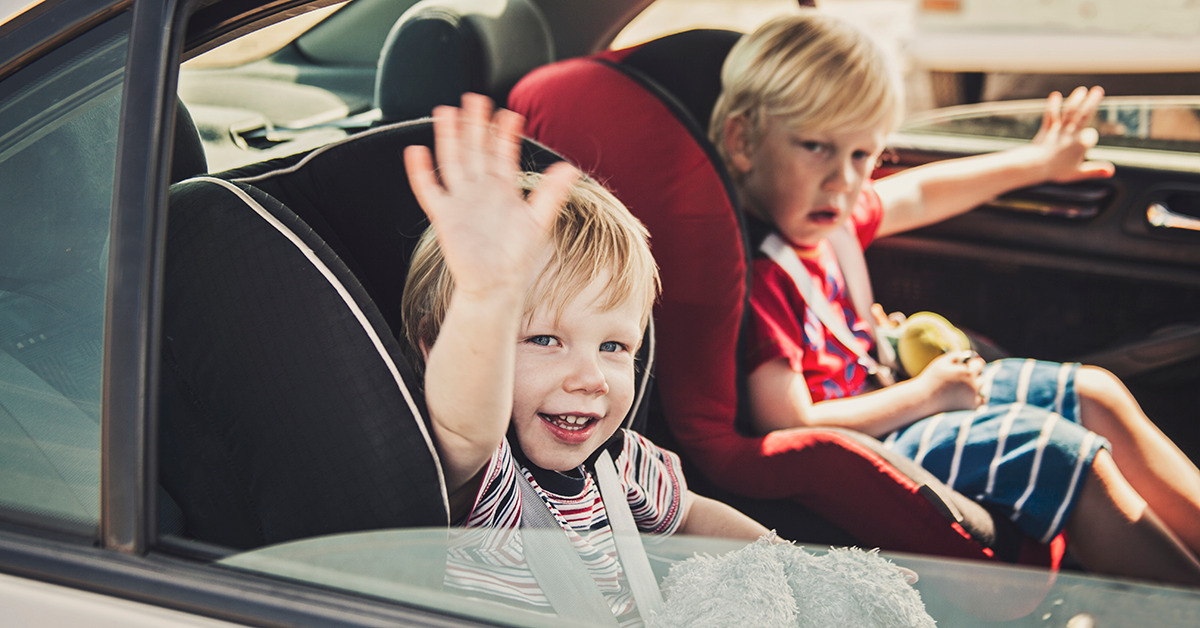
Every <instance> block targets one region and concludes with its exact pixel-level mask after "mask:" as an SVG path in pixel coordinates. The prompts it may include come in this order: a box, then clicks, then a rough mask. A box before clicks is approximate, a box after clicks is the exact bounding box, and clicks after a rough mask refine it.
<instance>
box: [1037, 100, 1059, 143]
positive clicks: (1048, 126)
mask: <svg viewBox="0 0 1200 628" xmlns="http://www.w3.org/2000/svg"><path fill="white" fill-rule="evenodd" d="M1062 99H1063V97H1062V94H1061V93H1059V92H1050V95H1049V96H1047V97H1046V113H1044V114H1042V126H1041V128H1039V129H1038V132H1037V135H1035V136H1034V138H1035V139H1036V138H1040V137H1042V136H1043V135H1045V134H1047V133H1049V132H1051V131H1053V130H1054V128H1055V127H1057V126H1058V125H1059V122H1060V121H1061V118H1060V115H1061V113H1062Z"/></svg>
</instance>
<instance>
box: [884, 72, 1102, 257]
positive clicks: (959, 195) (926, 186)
mask: <svg viewBox="0 0 1200 628" xmlns="http://www.w3.org/2000/svg"><path fill="white" fill-rule="evenodd" d="M1103 97H1104V90H1103V89H1101V88H1099V87H1093V88H1092V89H1091V90H1086V89H1084V88H1082V87H1080V88H1078V89H1076V90H1075V91H1074V92H1072V93H1071V96H1070V97H1069V98H1067V99H1066V100H1065V101H1064V100H1063V99H1062V96H1061V95H1060V94H1059V93H1058V92H1055V93H1053V94H1051V95H1050V97H1049V98H1048V99H1047V100H1046V114H1045V115H1044V116H1043V118H1042V126H1041V129H1039V130H1038V134H1037V136H1035V137H1034V138H1033V141H1031V142H1030V143H1029V144H1027V145H1025V146H1021V147H1019V148H1014V149H1010V150H1006V151H1001V152H998V153H990V154H987V155H977V156H974V157H964V158H962V159H951V160H947V161H940V162H936V163H932V164H927V165H925V166H918V167H916V168H910V169H908V170H905V171H903V172H900V173H897V174H895V175H892V176H890V177H885V178H883V179H880V180H879V181H877V182H876V183H875V190H876V191H877V192H878V193H879V197H880V200H881V201H882V202H883V207H884V216H883V222H882V223H880V226H879V233H878V235H879V237H883V236H887V235H891V234H895V233H901V232H904V231H908V230H910V229H915V228H917V227H923V226H925V225H930V224H933V223H936V222H940V221H942V220H945V219H947V218H950V217H952V216H956V215H958V214H961V213H964V212H966V211H969V210H971V209H973V208H975V207H977V206H979V205H980V204H982V203H985V202H987V201H989V200H991V199H993V198H996V197H997V196H999V195H1001V194H1003V193H1005V192H1008V191H1011V190H1015V189H1017V188H1022V187H1026V186H1030V185H1034V184H1037V183H1041V182H1043V181H1056V182H1060V183H1061V182H1069V181H1077V180H1080V179H1088V178H1096V177H1109V176H1112V174H1113V165H1112V164H1110V163H1108V162H1095V161H1084V158H1085V157H1086V155H1087V151H1088V149H1089V148H1091V147H1092V146H1094V145H1095V143H1096V133H1095V131H1094V130H1093V129H1090V128H1088V127H1087V123H1088V120H1089V119H1090V118H1091V117H1092V115H1093V114H1094V113H1095V111H1096V107H1097V106H1099V104H1100V100H1101V99H1102V98H1103Z"/></svg>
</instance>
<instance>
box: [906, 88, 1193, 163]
mask: <svg viewBox="0 0 1200 628" xmlns="http://www.w3.org/2000/svg"><path fill="white" fill-rule="evenodd" d="M1044 107H1045V101H1028V102H1015V103H986V104H983V105H972V106H967V107H956V108H954V109H951V110H944V111H939V112H932V113H930V114H926V115H922V116H918V117H915V118H913V119H912V120H911V121H909V122H908V123H907V124H905V125H904V127H903V128H902V129H901V132H905V133H933V134H938V135H960V136H973V137H989V138H1007V139H1020V140H1028V139H1031V138H1032V137H1033V136H1034V135H1035V134H1036V133H1037V130H1038V127H1039V126H1040V125H1041V121H1042V111H1043V108H1044ZM1093 126H1094V127H1095V128H1096V130H1097V131H1098V132H1099V143H1098V145H1099V146H1109V147H1126V148H1140V149H1149V150H1161V151H1172V152H1185V153H1200V98H1196V97H1170V96H1162V97H1110V98H1106V99H1105V100H1104V102H1103V103H1101V105H1100V109H1099V111H1098V112H1097V114H1096V119H1095V120H1094V121H1093Z"/></svg>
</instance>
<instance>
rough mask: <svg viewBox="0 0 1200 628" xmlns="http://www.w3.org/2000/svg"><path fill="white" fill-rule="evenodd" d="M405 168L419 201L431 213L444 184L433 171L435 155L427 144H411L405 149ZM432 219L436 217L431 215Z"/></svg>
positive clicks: (426, 212)
mask: <svg viewBox="0 0 1200 628" xmlns="http://www.w3.org/2000/svg"><path fill="white" fill-rule="evenodd" d="M404 169H405V171H406V172H408V184H409V186H410V187H412V191H413V195H415V196H416V197H417V203H419V204H420V205H421V208H422V209H424V210H425V214H426V215H430V213H431V211H436V210H434V209H432V208H433V207H434V206H435V205H436V203H437V201H438V199H439V198H440V197H441V195H442V186H441V185H440V184H439V183H438V181H437V176H436V175H435V174H434V172H433V155H431V154H430V153H429V147H427V146H409V147H407V148H405V149H404ZM430 220H431V221H433V220H434V218H433V217H432V216H431V217H430Z"/></svg>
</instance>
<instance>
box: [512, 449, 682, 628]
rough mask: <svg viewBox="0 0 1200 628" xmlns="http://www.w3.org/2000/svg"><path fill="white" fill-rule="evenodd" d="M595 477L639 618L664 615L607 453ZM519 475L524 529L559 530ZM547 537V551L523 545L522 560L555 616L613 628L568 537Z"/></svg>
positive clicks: (612, 620) (599, 460) (605, 606)
mask: <svg viewBox="0 0 1200 628" xmlns="http://www.w3.org/2000/svg"><path fill="white" fill-rule="evenodd" d="M594 471H595V473H594V476H593V477H594V479H595V480H596V485H597V486H598V487H599V490H600V499H601V500H603V502H604V509H605V511H606V512H607V513H608V525H609V527H611V528H612V535H613V542H614V543H615V544H616V547H617V556H618V558H619V559H620V561H621V566H622V568H623V569H624V572H625V579H626V581H627V582H628V583H629V588H630V590H631V591H632V592H633V599H634V601H635V602H636V603H637V607H638V612H639V613H640V614H641V616H642V618H643V619H646V618H648V617H650V616H651V615H652V614H654V613H658V612H661V611H662V606H663V599H662V592H661V591H660V590H659V588H658V580H657V579H656V578H655V577H654V571H653V570H652V569H651V568H650V559H649V558H648V557H647V556H646V549H645V547H644V546H643V545H642V539H641V537H640V536H639V535H638V529H637V523H636V522H635V521H634V520H633V513H632V512H631V511H630V510H629V501H628V499H627V498H626V496H625V491H624V490H623V489H622V488H621V480H620V478H619V477H617V471H616V465H615V464H614V463H613V459H612V455H610V454H609V453H608V450H607V449H605V450H602V451H601V452H600V456H599V457H598V458H597V459H596V464H595V468H594ZM517 475H518V476H519V480H518V482H517V484H518V487H519V488H520V490H521V525H522V527H526V528H554V529H558V530H562V526H561V525H559V523H558V520H557V519H555V518H554V515H553V514H552V513H551V512H550V509H549V507H548V506H547V505H546V502H545V501H543V500H542V498H541V496H540V495H538V494H537V491H536V489H534V488H533V485H532V484H530V483H529V480H528V479H527V478H526V477H525V474H523V473H518V474H517ZM546 536H547V539H548V540H549V541H550V542H549V543H548V544H546V545H541V544H538V545H536V546H533V547H531V544H529V543H525V560H526V563H527V564H528V565H529V570H530V571H531V572H533V576H534V578H535V579H536V580H537V582H538V585H539V586H540V587H541V588H542V592H543V593H545V594H546V598H547V599H548V600H549V601H550V605H551V606H552V607H553V608H554V611H555V612H556V613H557V614H558V615H559V616H562V617H568V616H570V617H577V616H579V615H580V614H586V616H587V617H588V619H590V620H591V621H593V622H595V623H599V624H603V625H606V626H607V625H612V626H615V625H616V617H614V616H613V614H612V610H611V608H609V606H608V603H607V602H606V601H605V600H604V597H603V596H602V595H601V594H600V589H599V588H598V587H597V586H596V583H595V581H593V580H592V578H591V575H590V574H588V571H587V567H586V566H585V565H584V563H583V560H582V559H581V558H580V557H579V554H578V552H576V551H575V548H574V547H572V546H571V543H570V541H569V540H568V539H567V537H566V535H565V534H563V535H557V534H552V535H546ZM539 538H542V537H540V536H539ZM568 612H569V613H570V614H569V615H568V614H567V613H568Z"/></svg>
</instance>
